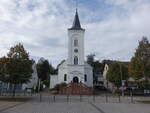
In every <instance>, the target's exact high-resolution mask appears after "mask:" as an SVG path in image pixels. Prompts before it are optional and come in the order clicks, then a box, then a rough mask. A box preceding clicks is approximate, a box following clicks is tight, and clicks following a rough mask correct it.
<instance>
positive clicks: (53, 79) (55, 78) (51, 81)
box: [50, 75, 58, 88]
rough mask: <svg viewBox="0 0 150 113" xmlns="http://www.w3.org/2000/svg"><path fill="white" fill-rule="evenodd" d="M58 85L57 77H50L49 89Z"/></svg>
mask: <svg viewBox="0 0 150 113" xmlns="http://www.w3.org/2000/svg"><path fill="white" fill-rule="evenodd" d="M56 84H58V75H50V88H54V87H55V85H56Z"/></svg>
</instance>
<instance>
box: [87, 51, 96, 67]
mask: <svg viewBox="0 0 150 113" xmlns="http://www.w3.org/2000/svg"><path fill="white" fill-rule="evenodd" d="M94 61H95V54H90V55H88V56H87V63H88V64H90V65H91V66H92V65H93V62H94Z"/></svg>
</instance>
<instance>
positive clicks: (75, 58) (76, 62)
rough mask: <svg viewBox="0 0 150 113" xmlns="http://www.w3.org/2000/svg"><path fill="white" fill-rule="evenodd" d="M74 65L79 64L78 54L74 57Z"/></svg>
mask: <svg viewBox="0 0 150 113" xmlns="http://www.w3.org/2000/svg"><path fill="white" fill-rule="evenodd" d="M74 65H78V57H77V56H75V57H74Z"/></svg>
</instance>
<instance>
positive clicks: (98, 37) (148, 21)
mask: <svg viewBox="0 0 150 113" xmlns="http://www.w3.org/2000/svg"><path fill="white" fill-rule="evenodd" d="M75 4H76V1H75V0H0V56H4V55H6V54H7V52H8V51H9V48H10V47H11V46H14V45H15V44H18V43H22V44H23V45H24V47H25V49H26V50H27V51H28V52H29V54H30V57H31V58H33V59H34V60H36V61H37V60H38V59H40V58H41V57H44V58H45V59H48V60H49V62H50V63H51V64H53V65H54V66H57V65H58V64H59V63H60V62H61V61H62V60H63V59H66V58H67V43H68V42H67V41H68V36H67V29H68V28H70V27H71V26H72V23H73V19H74V15H75V9H76V5H75ZM78 12H79V17H80V22H81V25H82V27H83V28H85V29H86V32H85V58H86V56H87V55H89V54H95V55H96V59H97V60H103V59H111V60H122V61H129V60H130V59H131V57H132V56H133V55H134V52H135V49H136V48H137V46H138V42H139V41H140V40H141V39H142V37H143V36H147V37H148V39H149V40H150V0H78Z"/></svg>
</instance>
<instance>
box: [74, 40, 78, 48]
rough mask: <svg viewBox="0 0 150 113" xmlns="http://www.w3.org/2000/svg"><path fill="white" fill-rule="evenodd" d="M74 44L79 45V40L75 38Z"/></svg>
mask: <svg viewBox="0 0 150 113" xmlns="http://www.w3.org/2000/svg"><path fill="white" fill-rule="evenodd" d="M74 46H75V47H76V46H78V40H77V39H75V40H74Z"/></svg>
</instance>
